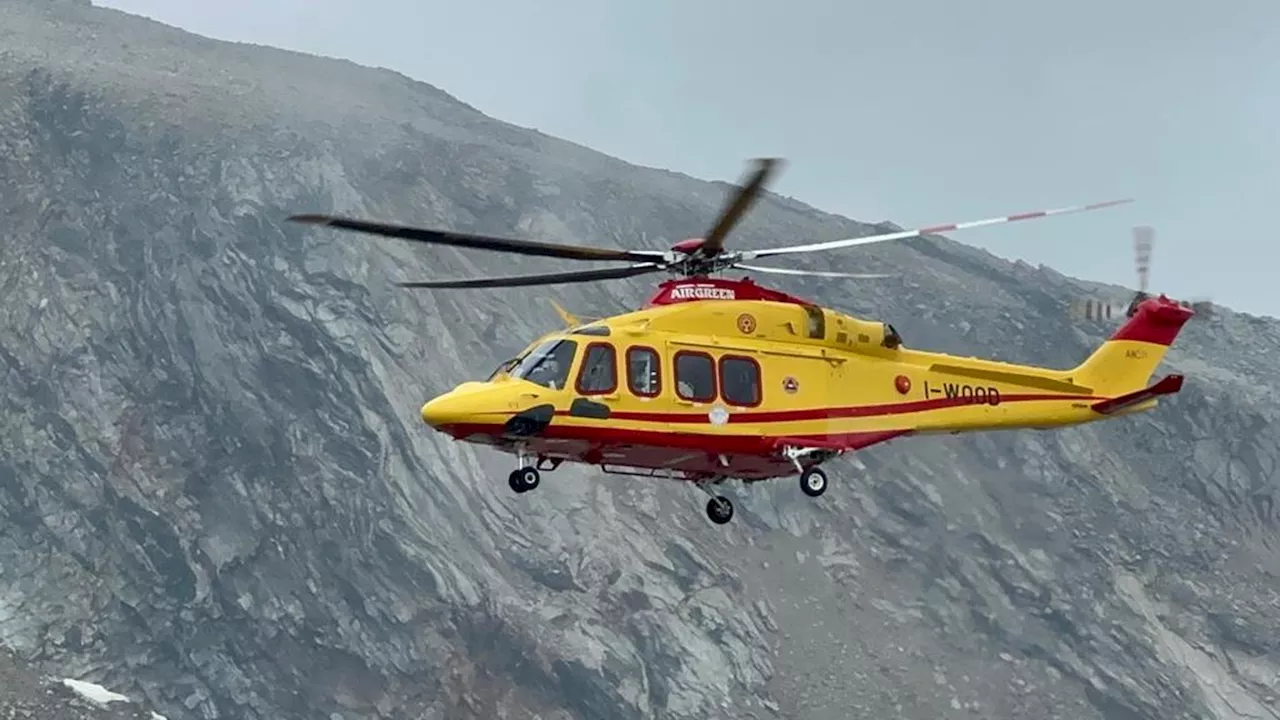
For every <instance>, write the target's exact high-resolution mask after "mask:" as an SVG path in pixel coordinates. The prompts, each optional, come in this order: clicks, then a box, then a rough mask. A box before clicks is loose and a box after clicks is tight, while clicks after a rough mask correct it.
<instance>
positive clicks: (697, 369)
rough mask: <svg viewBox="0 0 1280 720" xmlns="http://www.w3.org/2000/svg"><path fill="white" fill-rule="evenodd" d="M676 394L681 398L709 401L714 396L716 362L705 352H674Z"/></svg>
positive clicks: (713, 398)
mask: <svg viewBox="0 0 1280 720" xmlns="http://www.w3.org/2000/svg"><path fill="white" fill-rule="evenodd" d="M676 395H678V396H679V397H680V399H681V400H692V401H693V402H711V401H712V400H715V398H716V363H715V361H714V360H712V359H711V356H710V355H708V354H706V353H700V352H689V351H687V350H681V351H680V352H678V353H676Z"/></svg>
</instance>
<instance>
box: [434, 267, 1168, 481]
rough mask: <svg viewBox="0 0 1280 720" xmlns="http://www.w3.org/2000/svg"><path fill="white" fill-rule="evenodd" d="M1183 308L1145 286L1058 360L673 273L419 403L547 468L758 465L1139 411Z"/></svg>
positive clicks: (743, 469) (1158, 388)
mask: <svg viewBox="0 0 1280 720" xmlns="http://www.w3.org/2000/svg"><path fill="white" fill-rule="evenodd" d="M766 295H767V296H769V297H771V298H772V299H760V298H761V297H764V296H766ZM1192 314H1193V313H1192V312H1191V311H1190V310H1188V309H1186V308H1184V307H1181V306H1180V305H1178V304H1176V303H1173V302H1171V301H1168V300H1166V299H1164V298H1159V299H1150V300H1147V301H1145V302H1143V303H1142V304H1141V306H1140V307H1139V309H1138V312H1137V313H1136V314H1135V315H1134V317H1132V318H1130V319H1129V321H1128V322H1127V323H1126V325H1125V326H1124V327H1123V328H1121V329H1120V330H1119V331H1118V332H1117V333H1116V334H1115V335H1113V336H1112V338H1111V339H1110V340H1109V341H1108V342H1106V343H1104V344H1103V345H1102V346H1101V347H1100V348H1099V349H1098V350H1097V351H1095V352H1094V353H1093V355H1091V356H1090V357H1089V358H1088V359H1086V360H1085V361H1084V362H1083V363H1082V364H1081V365H1079V366H1077V367H1076V368H1073V369H1069V370H1055V369H1049V368H1040V367H1034V366H1027V365H1015V364H1009V363H1003V362H996V361H992V360H985V359H981V358H971V357H957V356H951V355H946V354H942V353H934V352H927V351H920V350H911V349H907V348H905V347H903V343H902V339H901V338H900V337H899V336H898V334H897V332H896V331H895V330H894V329H893V327H892V326H891V325H888V324H886V323H881V322H874V321H868V320H863V319H859V318H856V317H853V316H851V315H847V314H844V313H840V312H837V311H834V310H831V309H828V308H823V307H820V306H817V305H814V304H812V303H808V302H806V301H803V300H801V299H798V298H794V297H791V296H787V295H785V294H782V293H778V292H777V291H773V290H769V289H767V288H762V287H761V286H758V285H755V284H754V283H750V282H747V281H733V280H724V279H701V278H699V279H692V280H678V281H672V282H668V283H664V284H663V285H662V286H661V287H660V288H659V290H658V292H657V294H656V295H655V296H654V297H653V298H652V299H651V300H650V302H649V303H648V305H647V306H646V307H644V308H643V309H641V310H638V311H635V312H631V313H627V314H623V315H618V316H614V317H610V318H605V319H603V320H599V321H596V322H591V323H587V324H585V325H582V326H579V327H575V328H572V329H570V330H567V331H563V332H555V333H549V334H547V335H544V336H543V337H541V338H539V339H538V340H536V341H535V342H533V343H532V344H530V346H529V347H528V348H527V349H526V350H525V351H524V352H523V353H521V354H520V355H519V356H518V357H517V358H515V359H513V360H512V361H509V362H508V363H507V364H504V366H502V367H501V368H499V370H498V371H496V372H495V374H494V375H493V376H492V377H490V378H489V379H488V380H487V381H484V382H468V383H464V384H462V385H460V386H458V387H457V388H455V389H454V390H452V391H450V392H448V393H445V394H443V395H441V396H439V397H437V398H435V399H433V400H431V401H430V402H428V403H426V404H425V405H424V406H423V407H422V410H421V414H422V418H423V420H424V421H425V422H426V423H428V424H429V425H431V426H432V427H434V428H436V429H438V430H440V431H443V432H446V433H448V434H450V435H452V436H453V437H455V438H457V439H459V440H463V441H467V442H472V443H480V444H487V445H492V446H495V447H498V448H500V449H502V450H505V451H508V452H515V453H521V454H524V455H526V456H527V457H530V458H535V457H536V458H538V459H539V461H541V462H550V463H552V464H553V465H558V464H559V463H560V462H562V461H566V460H567V461H575V462H582V463H587V464H591V465H597V466H601V467H602V468H604V469H606V470H610V471H616V472H627V473H630V474H672V475H676V476H682V477H685V478H687V479H693V480H703V479H707V478H712V477H717V476H718V477H732V478H738V479H743V480H761V479H766V478H772V477H779V476H784V475H790V474H794V473H796V472H798V471H800V470H803V469H804V468H806V467H809V466H811V465H814V464H818V463H821V462H823V461H825V460H826V459H828V458H830V457H831V456H833V455H837V454H840V453H842V452H845V451H849V450H857V449H860V448H864V447H868V446H870V445H874V444H877V443H881V442H885V441H888V440H892V439H894V438H898V437H902V436H905V435H915V434H923V433H954V432H966V431H976V430H989V429H1000V428H1019V427H1027V428H1051V427H1061V426H1066V425H1073V424H1079V423H1085V422H1091V421H1095V420H1100V419H1103V418H1106V417H1114V416H1116V415H1122V414H1127V413H1131V412H1139V411H1143V410H1148V409H1150V408H1152V407H1154V406H1155V404H1156V402H1157V401H1156V399H1155V398H1156V396H1158V395H1160V394H1166V393H1167V392H1176V389H1177V387H1180V383H1181V379H1180V378H1176V379H1175V380H1174V381H1173V382H1172V383H1170V382H1165V384H1163V385H1161V384H1159V383H1157V385H1155V386H1152V387H1149V388H1148V387H1145V384H1146V383H1147V381H1148V379H1149V378H1150V376H1151V375H1152V373H1153V372H1154V370H1155V368H1156V366H1157V365H1158V364H1159V362H1160V360H1161V358H1163V356H1164V354H1165V352H1166V351H1167V349H1168V346H1169V344H1171V343H1172V342H1173V338H1174V336H1176V334H1177V333H1178V331H1179V330H1180V328H1181V327H1182V325H1183V323H1185V322H1186V320H1187V319H1188V318H1190V316H1191V315H1192ZM1175 385H1176V386H1177V387H1175Z"/></svg>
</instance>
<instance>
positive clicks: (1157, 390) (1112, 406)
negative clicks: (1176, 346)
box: [1092, 375, 1183, 415]
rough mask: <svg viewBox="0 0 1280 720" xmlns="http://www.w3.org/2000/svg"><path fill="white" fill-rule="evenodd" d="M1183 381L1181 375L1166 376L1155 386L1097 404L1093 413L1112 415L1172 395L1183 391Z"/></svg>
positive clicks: (1094, 405)
mask: <svg viewBox="0 0 1280 720" xmlns="http://www.w3.org/2000/svg"><path fill="white" fill-rule="evenodd" d="M1182 379H1183V377H1182V376H1181V375H1165V376H1164V377H1162V378H1160V380H1159V381H1158V382H1157V383H1156V384H1155V385H1151V386H1149V387H1145V388H1143V389H1141V390H1139V391H1137V392H1131V393H1127V394H1125V395H1120V396H1118V397H1113V398H1108V399H1106V400H1101V401H1099V402H1096V403H1094V404H1093V406H1092V408H1093V411H1094V412H1096V413H1100V414H1102V415H1112V414H1114V413H1117V412H1120V411H1121V410H1124V409H1126V408H1130V407H1133V406H1134V405H1137V404H1139V403H1144V402H1146V401H1148V400H1150V399H1152V398H1156V397H1160V396H1161V395H1172V394H1174V393H1176V392H1178V391H1179V390H1181V389H1182Z"/></svg>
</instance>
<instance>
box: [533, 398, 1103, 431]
mask: <svg viewBox="0 0 1280 720" xmlns="http://www.w3.org/2000/svg"><path fill="white" fill-rule="evenodd" d="M1102 399H1104V398H1100V397H1094V396H1092V395H1054V394H1050V393H1018V394H1009V395H1001V396H1000V402H999V404H1000V405H1003V404H1005V403H1010V402H1032V401H1036V400H1076V401H1079V400H1102ZM985 404H987V403H985V402H983V401H982V400H981V399H980V398H979V399H975V398H973V397H952V398H934V399H932V400H913V401H910V402H901V403H883V404H880V405H851V406H846V407H826V408H806V409H803V410H757V411H750V410H744V411H742V412H736V413H730V414H729V423H730V424H740V423H780V422H798V421H803V420H829V419H836V418H856V417H877V416H881V415H903V414H906V413H916V412H928V411H930V410H944V409H947V408H953V407H962V406H969V405H985ZM556 415H560V416H568V415H569V411H568V410H558V411H556ZM609 419H611V420H630V421H633V422H665V423H705V422H707V413H705V412H697V413H691V412H641V411H633V410H613V411H611V412H610V413H609Z"/></svg>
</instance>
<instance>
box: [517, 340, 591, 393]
mask: <svg viewBox="0 0 1280 720" xmlns="http://www.w3.org/2000/svg"><path fill="white" fill-rule="evenodd" d="M577 351H578V343H576V342H574V341H572V340H548V341H546V342H544V343H542V344H541V345H539V346H538V347H536V348H534V350H533V352H531V353H529V354H528V355H525V356H524V358H523V359H522V360H520V364H519V365H516V367H515V369H513V370H512V371H511V377H513V378H518V379H521V380H528V381H529V382H531V383H536V384H538V385H541V386H542V387H545V388H551V389H552V390H560V389H563V388H564V387H565V384H566V383H567V382H568V380H569V366H571V365H573V356H574V354H575V353H577Z"/></svg>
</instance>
